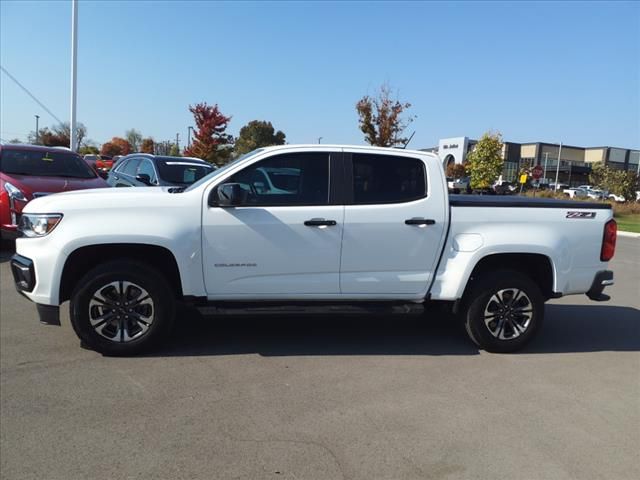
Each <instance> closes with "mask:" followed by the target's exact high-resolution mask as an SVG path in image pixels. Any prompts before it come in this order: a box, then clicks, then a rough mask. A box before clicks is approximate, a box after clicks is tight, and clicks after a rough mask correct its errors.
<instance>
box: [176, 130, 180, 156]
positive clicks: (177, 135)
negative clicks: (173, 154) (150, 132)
mask: <svg viewBox="0 0 640 480" xmlns="http://www.w3.org/2000/svg"><path fill="white" fill-rule="evenodd" d="M176 150H178V153H179V152H180V134H179V133H176Z"/></svg>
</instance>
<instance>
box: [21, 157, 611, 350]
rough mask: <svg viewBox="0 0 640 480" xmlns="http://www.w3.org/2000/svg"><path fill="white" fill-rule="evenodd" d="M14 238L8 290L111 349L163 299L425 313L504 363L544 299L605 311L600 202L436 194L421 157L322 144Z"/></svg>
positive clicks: (25, 221) (90, 193) (35, 212)
mask: <svg viewBox="0 0 640 480" xmlns="http://www.w3.org/2000/svg"><path fill="white" fill-rule="evenodd" d="M257 172H261V173H264V172H268V176H269V178H270V180H269V182H268V184H269V188H265V187H266V183H265V181H264V177H263V176H262V175H257V176H256V175H254V174H255V173H257ZM280 175H282V177H281V178H278V179H277V180H275V179H276V177H278V176H280ZM257 177H259V178H257ZM284 177H287V178H284ZM247 182H248V183H247ZM256 182H257V183H256ZM279 182H282V183H280V184H279ZM260 184H261V185H260ZM246 186H248V188H245V187H246ZM19 228H20V231H21V233H22V235H23V237H22V238H19V239H18V240H17V242H16V252H17V253H16V255H14V257H13V258H12V259H11V268H12V272H13V275H14V279H15V283H16V287H17V289H18V290H19V291H20V292H21V293H22V294H23V295H25V296H26V297H27V298H29V299H30V300H32V301H33V302H35V303H36V304H37V309H38V312H39V315H40V319H41V321H43V322H44V323H49V324H58V325H59V324H60V317H59V306H60V305H61V304H62V303H63V302H65V301H67V300H70V319H71V324H72V325H73V328H74V330H75V332H76V333H77V335H78V336H79V337H80V338H81V340H82V342H83V344H84V345H86V346H88V347H90V348H93V349H95V350H97V351H99V352H103V353H106V354H112V355H130V354H136V353H138V352H140V351H142V350H145V349H148V348H150V347H152V346H153V345H155V344H157V342H159V341H160V340H161V339H162V338H163V337H165V336H166V335H167V333H168V332H169V330H170V329H171V328H172V326H175V328H181V327H182V326H183V324H182V319H181V318H175V307H176V304H177V302H186V303H189V304H191V305H194V306H195V307H197V308H200V309H202V310H203V311H205V312H206V313H209V314H211V313H213V314H216V313H250V314H257V313H265V312H266V313H271V314H273V313H278V314H285V313H288V314H292V313H293V314H301V313H305V312H314V313H318V312H324V313H326V314H331V315H334V314H337V313H364V314H369V313H372V312H387V313H403V314H408V313H421V314H422V313H425V311H426V312H428V311H429V307H430V306H431V305H432V304H433V302H437V304H438V305H442V304H445V305H449V306H450V308H451V310H452V311H453V312H454V313H455V314H456V315H458V316H459V317H460V318H461V319H462V320H463V322H464V324H465V327H466V330H467V333H468V335H469V337H470V338H471V340H472V341H473V342H475V343H476V344H477V345H479V346H480V347H481V348H484V349H487V350H490V351H496V352H509V351H513V350H517V349H519V348H522V347H523V346H524V345H525V344H527V343H528V342H529V341H530V340H531V339H532V338H533V336H534V335H535V333H536V331H537V330H538V329H539V327H540V326H541V324H542V321H543V317H544V302H545V301H547V300H549V299H551V298H558V297H561V296H564V295H575V294H586V295H587V296H588V297H589V298H590V299H592V300H596V301H603V300H607V299H608V297H607V296H606V295H604V294H603V290H604V288H605V287H606V286H608V285H611V284H612V283H613V272H611V271H610V270H609V269H608V266H607V262H608V261H609V260H610V259H611V258H612V256H613V254H614V250H615V243H616V222H615V220H613V215H612V210H611V205H610V204H608V203H603V204H597V203H581V202H574V201H562V200H552V199H541V198H537V199H532V198H527V197H496V196H476V195H448V194H447V184H446V181H445V176H444V171H443V169H442V161H441V160H440V159H439V158H438V157H437V156H436V155H434V154H431V153H426V152H420V151H411V150H396V149H383V148H375V147H352V146H331V145H302V146H296V145H286V146H279V147H269V148H264V149H258V150H255V151H253V152H251V153H249V154H247V155H246V156H244V157H241V158H239V159H237V160H236V161H234V162H232V163H230V164H228V165H226V166H225V167H223V168H220V169H218V170H216V171H214V172H212V173H210V174H209V175H207V176H205V177H203V178H202V179H200V180H198V181H197V182H195V183H193V184H192V185H190V186H188V187H187V188H176V187H148V188H113V189H99V190H84V191H78V192H70V193H61V194H56V195H50V196H46V197H41V198H37V199H35V200H32V201H31V202H29V203H28V204H27V205H26V207H25V208H24V210H23V212H22V218H21V220H20V227H19ZM300 321H304V320H303V319H301V320H300Z"/></svg>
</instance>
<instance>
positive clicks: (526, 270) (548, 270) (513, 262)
mask: <svg viewBox="0 0 640 480" xmlns="http://www.w3.org/2000/svg"><path fill="white" fill-rule="evenodd" d="M503 269H508V270H515V271H517V272H520V273H522V274H524V275H527V276H528V277H530V278H531V279H532V280H533V281H534V282H535V283H536V284H537V285H538V288H540V291H541V292H542V295H543V297H544V298H545V301H546V300H549V299H550V298H556V297H558V296H559V295H558V294H557V293H556V292H554V290H553V287H554V280H555V271H554V266H553V261H552V260H551V258H549V257H548V256H547V255H544V254H540V253H494V254H490V255H487V256H485V257H482V258H481V259H480V260H479V261H478V262H477V263H476V264H475V266H474V267H473V270H472V271H471V274H470V275H469V278H468V280H467V284H466V285H465V289H464V293H463V295H462V298H464V297H465V295H466V294H467V293H468V292H469V291H470V290H471V289H472V288H473V286H474V285H475V283H476V281H477V279H478V278H480V277H481V276H482V274H484V273H486V272H491V271H496V270H503Z"/></svg>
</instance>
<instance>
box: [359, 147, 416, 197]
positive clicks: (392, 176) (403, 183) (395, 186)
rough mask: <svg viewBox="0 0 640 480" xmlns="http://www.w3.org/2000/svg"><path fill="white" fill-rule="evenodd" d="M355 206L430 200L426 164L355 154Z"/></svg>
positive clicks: (404, 159) (388, 157) (410, 159)
mask: <svg viewBox="0 0 640 480" xmlns="http://www.w3.org/2000/svg"><path fill="white" fill-rule="evenodd" d="M352 158H353V203H354V204H356V205H367V204H376V203H403V202H411V201H413V200H418V199H420V198H424V197H426V196H427V177H426V172H425V167H424V163H423V162H422V161H421V160H419V159H417V158H410V157H400V156H397V157H396V156H393V155H376V154H366V153H363V154H360V153H354V154H353V156H352Z"/></svg>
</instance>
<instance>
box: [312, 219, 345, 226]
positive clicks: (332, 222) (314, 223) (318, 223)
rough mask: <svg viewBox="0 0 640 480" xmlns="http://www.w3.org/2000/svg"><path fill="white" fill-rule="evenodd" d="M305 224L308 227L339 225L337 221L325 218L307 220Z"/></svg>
mask: <svg viewBox="0 0 640 480" xmlns="http://www.w3.org/2000/svg"><path fill="white" fill-rule="evenodd" d="M304 224H305V225H306V226H307V227H333V226H335V225H337V224H338V223H337V222H336V221H335V220H325V219H324V218H312V219H311V220H306V221H305V222H304Z"/></svg>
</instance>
